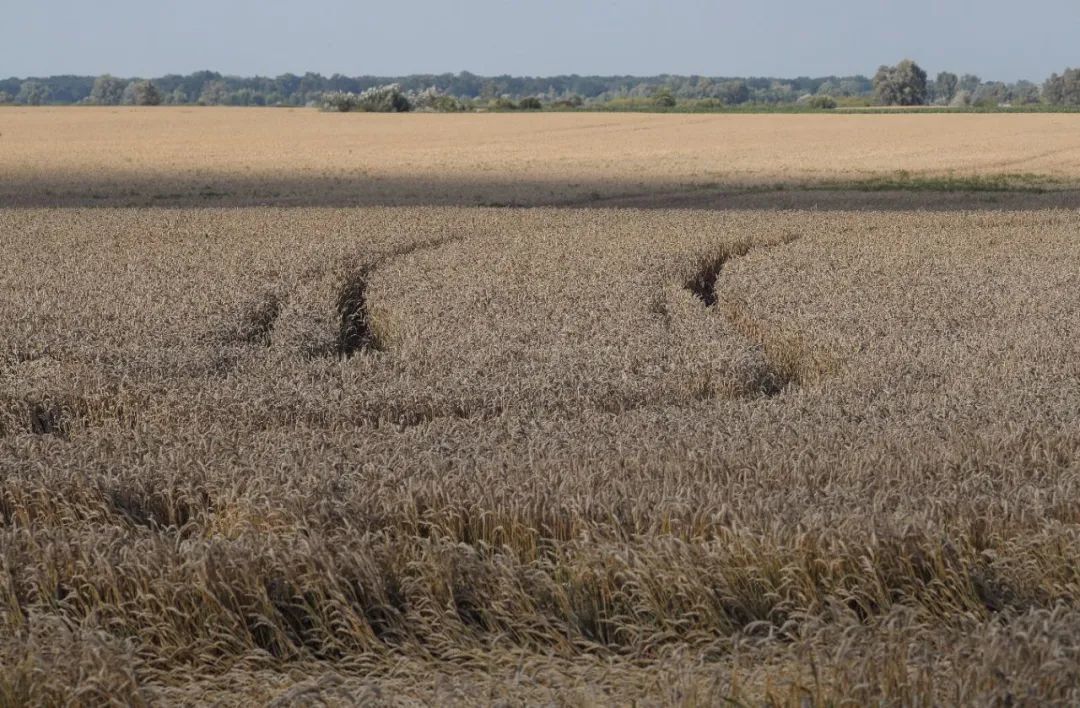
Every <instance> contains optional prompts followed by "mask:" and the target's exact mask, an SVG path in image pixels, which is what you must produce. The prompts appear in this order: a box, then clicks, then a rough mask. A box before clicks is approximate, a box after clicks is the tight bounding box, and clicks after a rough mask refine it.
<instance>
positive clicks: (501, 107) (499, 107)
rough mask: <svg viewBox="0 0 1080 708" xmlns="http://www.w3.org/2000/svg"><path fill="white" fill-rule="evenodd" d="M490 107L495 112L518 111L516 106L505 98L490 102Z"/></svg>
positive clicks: (501, 97) (500, 97)
mask: <svg viewBox="0 0 1080 708" xmlns="http://www.w3.org/2000/svg"><path fill="white" fill-rule="evenodd" d="M491 107H492V109H494V110H496V111H516V110H517V109H518V105H517V104H516V103H514V101H513V100H511V99H509V98H507V97H506V96H499V97H498V98H496V99H495V100H494V101H492V102H491Z"/></svg>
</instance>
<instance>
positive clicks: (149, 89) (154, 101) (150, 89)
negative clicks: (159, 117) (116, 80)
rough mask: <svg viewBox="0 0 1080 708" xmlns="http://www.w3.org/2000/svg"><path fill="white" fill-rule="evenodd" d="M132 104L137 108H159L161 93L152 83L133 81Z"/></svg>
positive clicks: (131, 86)
mask: <svg viewBox="0 0 1080 708" xmlns="http://www.w3.org/2000/svg"><path fill="white" fill-rule="evenodd" d="M130 88H131V99H132V100H131V102H132V103H134V104H135V105H136V106H158V105H160V104H161V92H160V91H158V90H157V87H156V86H154V83H153V82H152V81H132V82H131V85H130Z"/></svg>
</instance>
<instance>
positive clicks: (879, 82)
mask: <svg viewBox="0 0 1080 708" xmlns="http://www.w3.org/2000/svg"><path fill="white" fill-rule="evenodd" d="M874 95H876V96H877V99H878V101H879V102H880V103H881V104H882V105H885V106H921V105H923V104H925V103H926V72H925V71H923V70H922V68H921V67H920V66H919V65H918V64H916V63H915V62H913V61H911V60H910V59H905V60H903V61H902V62H900V63H899V64H897V65H896V66H882V67H880V68H879V69H878V71H877V74H876V75H875V76H874Z"/></svg>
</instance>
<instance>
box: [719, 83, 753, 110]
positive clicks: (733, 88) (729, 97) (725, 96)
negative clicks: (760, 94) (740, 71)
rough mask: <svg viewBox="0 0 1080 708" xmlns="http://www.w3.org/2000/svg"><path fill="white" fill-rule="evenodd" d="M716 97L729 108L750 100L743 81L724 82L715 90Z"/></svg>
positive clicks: (748, 91) (747, 89)
mask: <svg viewBox="0 0 1080 708" xmlns="http://www.w3.org/2000/svg"><path fill="white" fill-rule="evenodd" d="M715 94H716V97H717V98H719V99H720V100H721V101H723V102H724V103H725V104H727V105H729V106H737V105H739V104H741V103H746V102H747V101H749V100H750V88H749V87H748V86H747V85H746V82H745V81H741V80H735V81H724V82H723V83H721V84H720V85H719V86H717V87H716V89H715Z"/></svg>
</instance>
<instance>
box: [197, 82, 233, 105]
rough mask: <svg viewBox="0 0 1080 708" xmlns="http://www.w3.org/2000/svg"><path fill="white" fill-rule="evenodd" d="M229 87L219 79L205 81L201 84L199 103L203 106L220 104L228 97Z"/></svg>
mask: <svg viewBox="0 0 1080 708" xmlns="http://www.w3.org/2000/svg"><path fill="white" fill-rule="evenodd" d="M228 93H229V89H228V87H227V86H226V85H225V82H224V81H222V80H221V79H215V80H213V81H207V82H206V84H204V85H203V88H202V93H200V94H199V104H200V105H203V106H220V105H221V104H223V103H225V99H226V98H228Z"/></svg>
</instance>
